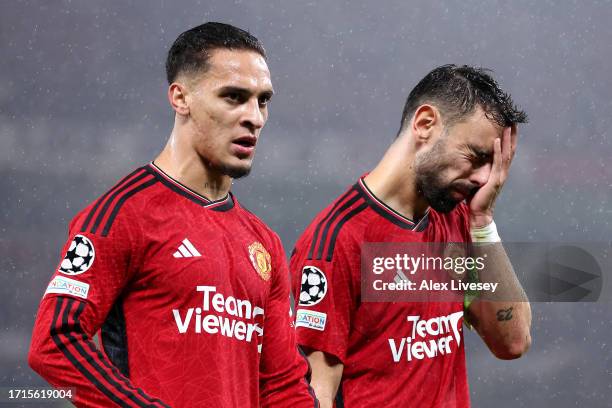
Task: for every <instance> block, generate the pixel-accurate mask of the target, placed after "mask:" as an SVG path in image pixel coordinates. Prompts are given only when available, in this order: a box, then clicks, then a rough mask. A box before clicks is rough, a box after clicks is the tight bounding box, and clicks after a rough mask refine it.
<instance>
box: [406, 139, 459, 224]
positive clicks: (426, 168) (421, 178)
mask: <svg viewBox="0 0 612 408" xmlns="http://www.w3.org/2000/svg"><path fill="white" fill-rule="evenodd" d="M444 144H445V143H444V141H443V139H440V140H438V141H437V142H436V144H435V145H434V146H433V147H432V148H431V149H430V150H429V151H427V152H424V153H422V154H421V155H420V156H418V157H417V159H416V161H415V178H416V187H417V191H418V192H419V193H421V194H422V195H423V197H425V200H427V203H428V204H429V206H430V207H431V208H433V209H434V210H436V211H437V212H440V213H449V212H451V211H452V210H453V209H454V208H455V207H456V206H457V204H459V203H460V202H461V201H462V200H456V199H455V198H453V196H452V192H453V186H452V183H450V184H449V183H447V182H445V181H444V179H443V175H444V173H445V170H446V169H447V168H448V164H447V163H446V161H445V151H444V150H445V149H444Z"/></svg>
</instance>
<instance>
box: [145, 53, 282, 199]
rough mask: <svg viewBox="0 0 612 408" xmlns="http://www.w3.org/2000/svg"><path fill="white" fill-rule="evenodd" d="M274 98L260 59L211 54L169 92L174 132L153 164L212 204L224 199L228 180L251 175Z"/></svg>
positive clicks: (242, 55)
mask: <svg viewBox="0 0 612 408" xmlns="http://www.w3.org/2000/svg"><path fill="white" fill-rule="evenodd" d="M273 93H274V91H273V88H272V82H271V80H270V71H269V70H268V66H267V64H266V61H265V59H264V58H263V56H261V55H260V54H258V53H257V52H254V51H247V50H229V49H215V50H212V51H211V52H210V58H209V60H208V69H207V70H206V71H205V72H189V73H182V74H180V75H179V77H178V78H177V79H176V81H175V82H173V83H172V84H171V85H170V86H169V88H168V100H169V102H170V105H171V106H172V108H173V109H174V111H175V118H174V127H173V129H172V133H171V134H170V137H169V139H168V142H167V144H166V146H165V148H164V149H163V151H162V152H161V153H160V154H159V156H158V157H157V158H156V159H155V160H154V162H155V164H156V165H157V166H158V167H160V168H161V169H162V170H164V171H165V172H166V173H167V174H169V175H170V176H171V177H173V178H174V179H176V180H177V181H179V182H180V183H182V184H184V185H186V186H187V187H189V188H191V189H192V190H194V191H196V192H197V193H199V194H201V195H203V196H205V197H206V198H208V199H210V200H218V199H222V198H224V197H226V196H227V194H228V192H229V190H230V187H231V184H232V179H233V178H237V177H243V176H246V175H247V174H248V173H249V171H250V170H251V166H252V163H253V157H254V154H255V146H256V143H257V140H258V139H259V136H260V132H261V129H262V128H263V127H264V125H265V123H266V121H267V119H268V103H269V101H270V99H271V97H272V94H273Z"/></svg>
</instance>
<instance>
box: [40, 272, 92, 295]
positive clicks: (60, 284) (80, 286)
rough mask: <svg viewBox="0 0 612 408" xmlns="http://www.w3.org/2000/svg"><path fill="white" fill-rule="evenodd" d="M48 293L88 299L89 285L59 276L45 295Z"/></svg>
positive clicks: (54, 279)
mask: <svg viewBox="0 0 612 408" xmlns="http://www.w3.org/2000/svg"><path fill="white" fill-rule="evenodd" d="M47 293H59V294H60V295H72V296H77V297H80V298H82V299H87V294H88V293H89V284H88V283H84V282H79V281H76V280H74V279H70V278H66V277H65V276H60V275H57V276H56V277H55V278H53V280H52V281H51V283H49V286H47V290H46V291H45V295H46V294H47Z"/></svg>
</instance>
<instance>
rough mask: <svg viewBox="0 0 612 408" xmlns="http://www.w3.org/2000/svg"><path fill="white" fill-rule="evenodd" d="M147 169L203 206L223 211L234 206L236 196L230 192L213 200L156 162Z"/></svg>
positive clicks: (175, 189)
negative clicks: (173, 176) (185, 183)
mask: <svg viewBox="0 0 612 408" xmlns="http://www.w3.org/2000/svg"><path fill="white" fill-rule="evenodd" d="M146 170H147V171H148V172H149V173H150V174H152V175H153V176H154V177H155V178H156V179H157V180H158V181H160V182H161V183H162V184H163V185H164V186H166V187H168V188H169V189H170V190H172V191H174V192H175V193H177V194H180V195H181V196H183V197H185V198H187V199H189V200H190V201H192V202H194V203H196V204H198V205H201V206H202V207H206V208H210V209H212V210H215V211H221V212H224V211H228V210H231V209H232V208H234V198H233V197H232V195H231V194H229V193H228V195H227V196H225V197H223V198H222V199H220V200H215V201H211V200H209V199H208V198H206V197H204V196H203V195H201V194H199V193H197V192H195V191H193V190H192V189H190V188H189V187H187V186H186V185H184V184H182V183H181V182H179V181H178V180H175V179H174V178H172V177H171V176H170V175H168V174H167V173H166V172H164V171H163V170H162V169H160V168H159V167H157V166H156V165H155V163H151V164H149V165H148V166H146Z"/></svg>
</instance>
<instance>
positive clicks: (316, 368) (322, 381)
mask: <svg viewBox="0 0 612 408" xmlns="http://www.w3.org/2000/svg"><path fill="white" fill-rule="evenodd" d="M307 355H308V361H309V363H310V367H311V370H312V374H311V379H310V386H311V387H312V388H313V389H314V392H315V395H316V396H317V399H318V400H319V403H320V406H321V408H332V407H333V406H334V400H335V398H336V393H337V392H338V387H339V386H340V380H341V379H342V371H343V370H344V365H342V363H340V362H339V361H338V360H337V359H335V358H334V357H332V356H330V355H327V354H325V353H323V352H322V351H307Z"/></svg>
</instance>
